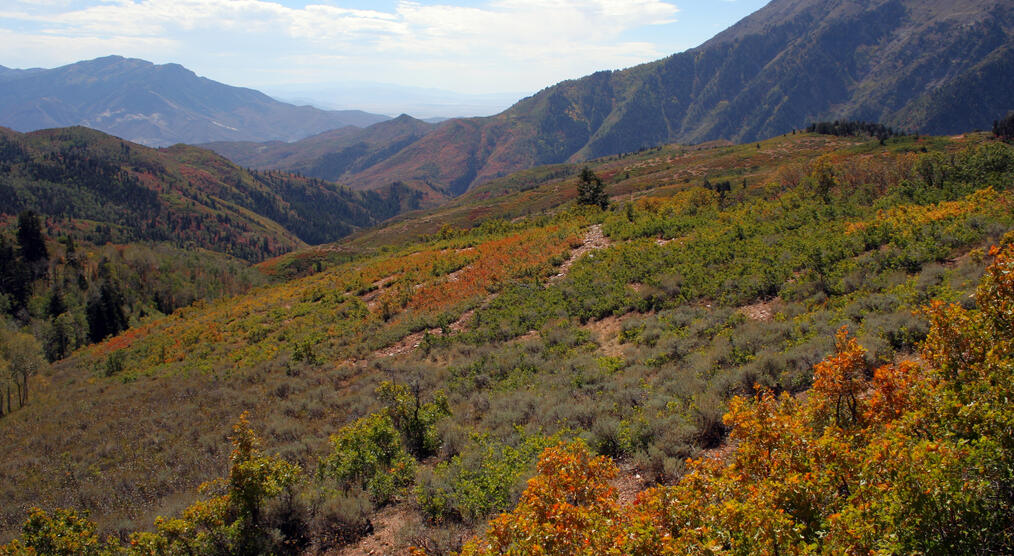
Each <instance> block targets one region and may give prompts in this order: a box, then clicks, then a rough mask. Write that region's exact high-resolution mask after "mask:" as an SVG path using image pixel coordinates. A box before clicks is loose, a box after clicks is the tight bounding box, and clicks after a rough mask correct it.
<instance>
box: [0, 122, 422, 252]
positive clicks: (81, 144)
mask: <svg viewBox="0 0 1014 556" xmlns="http://www.w3.org/2000/svg"><path fill="white" fill-rule="evenodd" d="M417 203H418V196H417V195H415V194H413V193H411V192H408V191H406V190H404V189H399V188H396V187H395V188H387V189H386V190H384V191H380V192H369V193H358V192H353V191H350V190H349V189H347V188H344V187H341V186H338V185H336V184H333V183H330V182H325V181H322V180H317V179H309V178H302V177H298V176H294V175H291V174H286V173H283V172H268V173H257V172H255V173H251V172H248V171H246V170H243V169H242V168H240V167H238V166H236V165H235V164H233V163H231V162H229V161H228V160H226V159H224V158H222V157H220V156H218V155H216V154H214V153H212V152H211V151H206V150H203V149H199V148H196V147H188V146H184V145H177V146H174V147H171V148H167V149H162V150H156V149H150V148H147V147H143V146H141V145H136V144H133V143H129V142H126V141H123V140H121V139H117V138H115V137H112V136H109V135H106V134H104V133H101V132H98V131H93V130H90V129H87V128H81V127H78V128H66V129H56V130H46V131H38V132H32V133H27V134H22V133H17V132H14V131H11V130H6V129H2V128H0V206H2V207H3V214H4V215H6V216H8V217H9V216H12V215H17V214H18V213H19V212H21V211H23V210H27V209H31V210H34V211H35V212H36V213H38V214H40V215H41V216H44V217H46V218H47V219H48V220H49V227H50V228H51V232H52V234H53V235H54V236H56V235H57V234H58V233H60V234H70V235H72V236H74V237H76V239H78V240H81V241H86V242H89V243H94V244H98V245H101V244H104V243H107V242H115V243H126V242H131V241H141V240H144V241H164V242H170V243H173V244H175V245H177V246H180V247H203V248H206V249H210V250H213V251H220V252H223V253H228V254H231V255H234V256H237V257H240V258H244V259H247V260H251V261H258V260H261V259H263V258H265V257H270V256H274V255H279V254H281V253H285V252H288V251H291V250H293V249H295V248H298V247H305V246H306V245H307V244H308V243H309V244H318V243H325V242H328V241H334V240H336V239H338V238H340V237H342V236H344V235H347V234H348V233H350V232H352V231H354V230H355V229H357V228H358V227H362V226H370V225H373V224H375V223H376V222H379V221H381V220H383V219H385V218H388V217H390V216H393V215H395V214H397V213H398V212H400V211H402V210H404V209H406V208H412V207H414V206H418V205H417Z"/></svg>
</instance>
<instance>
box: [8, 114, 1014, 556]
mask: <svg viewBox="0 0 1014 556" xmlns="http://www.w3.org/2000/svg"><path fill="white" fill-rule="evenodd" d="M883 143H884V144H883V145H881V144H880V142H879V141H878V140H876V139H868V138H863V137H836V136H819V135H812V134H791V135H785V136H781V137H777V138H773V139H771V140H767V141H764V142H762V143H758V144H746V145H739V146H724V145H710V146H705V147H703V148H688V147H682V146H679V145H670V146H666V147H662V148H658V149H649V150H644V151H642V152H637V153H629V154H626V155H618V156H612V157H608V158H605V159H600V160H596V161H594V162H592V163H590V164H589V170H590V171H591V172H592V173H594V175H595V176H596V177H597V178H599V179H601V180H602V183H603V184H605V187H606V193H607V194H609V195H611V204H610V206H609V207H608V208H607V209H606V210H601V209H599V208H598V207H587V206H576V205H575V204H574V203H571V202H570V200H571V199H573V198H574V197H575V196H576V195H577V186H578V176H579V174H581V173H582V172H581V168H580V167H576V166H571V165H560V166H556V167H546V168H539V169H533V170H530V171H528V172H525V173H521V174H517V175H514V176H510V177H506V178H504V179H503V180H500V181H496V182H491V183H490V184H488V185H487V186H486V187H484V188H482V189H476V190H475V191H473V192H471V193H470V194H469V195H466V196H464V197H461V198H460V199H457V200H456V201H455V202H454V203H452V204H450V205H448V206H446V207H441V208H438V209H434V210H433V211H430V212H425V213H410V214H407V215H405V216H403V217H401V218H400V219H397V220H395V221H393V222H391V223H389V224H388V225H386V226H384V227H383V228H381V229H378V230H373V231H368V232H363V233H361V234H357V235H355V236H353V237H351V238H349V239H347V240H345V241H343V242H342V243H341V244H338V245H335V246H329V247H321V248H314V249H309V250H306V251H301V252H297V253H294V254H290V255H285V256H283V257H280V258H277V259H272V260H269V261H266V262H265V263H263V264H262V265H261V266H260V268H261V269H262V271H264V272H268V273H272V272H273V273H274V274H275V275H276V276H277V277H278V278H276V281H275V282H274V283H270V284H264V285H261V286H256V287H255V288H254V289H252V290H251V291H250V292H248V293H246V294H243V295H238V296H234V297H228V298H221V299H218V300H214V301H209V302H206V303H199V304H197V305H195V306H192V307H189V308H184V309H180V310H177V311H176V312H174V313H173V314H172V315H169V316H166V317H163V318H156V319H149V320H146V321H144V322H143V323H140V325H139V326H134V327H132V328H131V329H129V330H128V331H126V332H125V333H123V334H120V335H117V336H115V337H113V338H111V339H109V340H107V341H105V342H102V343H100V344H98V345H95V346H92V347H88V348H85V349H82V350H80V351H78V352H77V353H75V354H74V355H73V356H72V357H70V358H69V359H67V360H64V361H62V362H59V363H57V364H56V365H55V366H54V367H53V368H52V369H51V370H48V371H45V372H43V373H41V374H40V375H39V376H37V377H34V378H33V381H34V382H33V392H34V394H33V396H34V397H33V398H32V400H31V401H30V403H28V404H27V405H25V407H24V408H21V409H19V410H17V411H15V412H13V413H11V414H10V415H8V416H6V417H4V418H3V419H2V420H0V438H2V444H3V446H5V447H7V452H8V453H9V454H11V455H10V456H9V457H7V458H5V459H4V460H3V461H0V479H2V480H0V485H2V486H0V489H2V490H0V500H3V504H2V507H0V525H2V527H3V530H4V531H5V536H6V537H8V538H9V537H12V536H14V535H16V534H17V531H18V527H20V526H21V524H22V523H24V522H25V520H26V518H28V519H29V521H28V522H27V524H26V525H25V526H24V528H23V529H22V530H21V531H22V533H21V540H19V541H17V543H15V544H11V545H8V546H7V547H6V550H8V551H11V552H13V553H19V552H18V551H19V550H22V548H21V547H23V546H24V545H26V544H28V545H31V544H32V543H43V542H51V539H50V537H49V536H47V535H49V533H48V532H49V531H54V530H56V531H62V530H64V529H63V528H67V527H69V528H71V529H73V530H74V531H80V532H82V533H81V538H82V539H86V541H82V542H88V543H93V545H94V546H96V547H98V546H99V545H104V547H105V548H104V549H105V550H108V551H118V550H125V551H128V552H131V551H132V552H137V553H146V554H147V553H181V554H182V553H188V551H189V553H244V552H247V553H249V552H251V551H263V552H274V553H283V552H299V551H303V550H311V551H324V550H328V549H332V548H335V547H339V546H348V545H350V544H351V543H356V542H360V539H364V538H365V540H364V541H362V542H370V539H371V538H375V537H376V536H377V535H382V534H386V535H387V537H386V538H388V541H387V542H389V543H390V545H389V546H388V548H385V549H384V550H395V551H404V550H406V549H407V547H408V546H410V545H415V546H419V547H422V548H425V549H427V550H429V551H432V552H438V553H439V552H442V551H448V550H461V549H462V548H464V550H465V551H466V552H478V553H482V552H485V551H492V552H500V551H509V550H513V551H514V552H515V553H527V552H530V551H534V550H536V548H535V546H536V545H538V546H541V547H542V548H544V549H545V550H547V551H549V552H550V553H569V551H570V550H571V548H574V547H577V548H575V550H574V551H575V552H580V551H584V552H586V553H589V554H592V553H603V551H608V550H614V551H616V552H619V553H629V552H636V550H635V548H636V546H640V547H643V548H644V550H645V552H646V553H653V552H656V551H657V552H662V551H663V550H669V549H671V550H675V551H682V550H683V549H684V548H685V547H687V546H696V547H714V548H715V549H716V550H719V551H721V550H725V551H729V552H737V553H748V552H755V551H758V550H760V551H763V550H768V551H771V552H773V551H779V552H782V551H789V552H792V551H797V552H802V551H805V550H810V549H812V550H826V551H834V550H836V549H837V548H838V547H843V548H849V547H852V548H853V549H856V550H867V549H874V550H879V549H882V550H886V551H892V550H895V551H911V550H924V551H933V550H945V549H954V550H961V549H962V547H967V546H971V545H972V543H980V545H981V546H983V547H994V548H997V549H999V550H1000V551H1003V550H1004V549H1005V548H1006V549H1010V539H1009V538H1007V537H1005V536H1004V534H1005V533H1003V532H1002V531H998V530H996V529H997V528H995V527H994V528H992V529H990V528H988V527H985V525H986V524H989V523H996V522H997V521H996V520H998V519H1008V520H1009V519H1010V507H1011V506H1010V497H1009V486H1010V485H1009V480H1010V465H1009V464H1010V462H1009V452H1010V446H1009V443H1010V438H1009V431H1010V430H1011V429H1010V423H1009V422H1008V421H1009V411H1007V410H1006V408H1005V407H1003V406H1002V404H1001V402H1000V400H1002V399H1003V395H1006V394H1004V391H1003V390H995V391H993V390H989V385H996V384H997V383H998V382H997V381H1000V380H1006V379H1003V376H1005V375H1002V373H1003V372H1005V371H1004V369H1005V368H1006V367H1007V365H1006V363H1004V362H1005V361H1006V359H1005V358H1006V357H1007V352H1006V351H1004V350H1006V347H1002V348H1001V349H998V350H992V351H990V350H987V349H981V350H980V349H979V348H978V347H975V348H974V349H973V350H972V351H967V352H966V351H962V352H955V351H954V346H959V345H960V346H989V345H994V344H995V345H999V346H1006V344H1007V343H1009V341H1010V340H1009V338H1007V332H1008V331H1007V330H1006V328H1004V327H1003V326H1002V319H1000V320H998V319H999V317H998V316H996V315H1001V314H1002V311H1005V310H1006V309H1004V308H1005V307H1006V306H1007V305H1006V304H1009V303H1010V300H1009V299H1008V297H1009V292H1008V291H1007V290H1008V289H1009V287H1008V286H1009V284H1007V279H1006V278H1005V276H1006V274H1004V273H1005V272H1006V269H1007V268H1008V267H1009V266H1010V263H1009V259H1008V258H1007V257H1008V255H1006V254H998V253H997V252H987V250H988V247H989V246H990V245H994V244H997V245H1000V244H1006V243H1010V240H1011V236H1009V235H1006V234H1008V232H1010V231H1011V230H1012V229H1014V212H1012V211H1011V203H1012V201H1014V199H1012V197H1011V195H1012V192H1011V190H1010V186H1011V183H1014V182H1012V178H1014V149H1012V148H1011V147H1009V146H1007V145H1005V144H1003V143H998V142H995V141H991V140H989V139H988V138H987V137H986V136H985V135H984V134H969V135H966V136H962V137H957V138H946V137H914V136H905V137H893V138H887V139H885V141H884V142H883ZM342 253H346V254H350V253H354V254H355V255H354V257H346V258H342V256H341V255H340V254H342ZM994 256H995V257H996V259H995V261H994ZM991 262H993V263H994V266H993V267H992V270H991V271H990V272H989V273H987V275H986V278H985V279H984V281H983V284H984V285H983V286H982V287H981V289H980V290H979V293H978V294H976V295H973V292H974V289H975V287H976V284H978V283H979V282H980V278H981V277H982V276H983V273H984V271H985V269H986V267H987V265H989V264H990V263H991ZM293 267H298V268H300V269H302V271H300V272H292V273H290V272H289V271H288V270H287V269H291V268H293ZM317 268H319V269H320V270H319V271H317V270H316V269H317ZM307 272H309V273H307ZM288 277H291V278H288ZM933 300H938V301H940V302H943V303H950V304H953V305H939V304H936V305H933V307H934V308H933V309H931V310H930V311H929V312H918V310H919V309H920V308H921V307H924V306H926V305H928V304H931V301H933ZM981 323H985V324H981ZM989 323H993V324H989ZM842 327H845V328H846V329H847V330H848V335H845V333H844V332H842V333H838V336H837V337H836V333H837V332H838V331H839V330H841V329H842ZM852 338H854V339H855V340H856V341H858V344H859V345H862V346H863V347H864V348H865V349H864V350H860V349H859V348H858V346H857V345H856V344H855V343H854V342H853V340H852ZM927 338H928V339H927ZM966 338H967V341H966ZM920 351H921V352H922V354H923V357H922V359H920V358H919V357H918V356H917V354H918V353H920ZM980 354H981V357H979V355H980ZM829 356H830V357H829ZM961 357H964V359H963V360H959V359H960V358H961ZM956 358H957V359H956ZM822 361H824V362H823V363H822ZM885 365H886V366H885ZM878 368H880V369H881V370H880V371H873V369H878ZM998 373H999V374H998ZM811 387H812V389H811ZM806 392H809V393H806ZM745 400H755V401H745ZM973 400H982V401H983V404H981V405H975V404H971V401H973ZM987 401H988V402H989V403H986V402H987ZM994 402H995V403H994ZM959 404H960V405H959ZM965 408H967V409H965ZM244 413H246V414H247V416H248V417H244V418H243V419H241V420H240V421H239V423H238V424H237V425H236V426H235V429H234V430H233V432H232V434H231V435H230V434H229V430H230V426H232V425H233V424H234V423H236V422H237V419H239V416H240V415H241V414H244ZM724 415H727V416H726V417H725V418H724V419H723V416H724ZM1005 419H1006V421H1005ZM769 423H773V424H776V425H777V426H776V427H775V426H769ZM730 430H731V431H732V432H731V435H732V436H729V435H730ZM253 431H260V434H261V435H262V436H263V441H262V444H258V442H257V440H256V439H255V435H254V433H253ZM1004 431H1006V432H1004ZM1005 435H1006V436H1005ZM229 436H231V438H232V443H233V451H232V455H231V456H230V455H229V450H230V447H229V443H228V442H227V441H226V438H227V437H229ZM801 439H806V442H805V443H804V442H800V440H801ZM561 441H563V442H564V444H562V445H561V444H560V443H561ZM574 441H576V442H577V443H576V444H575V443H573V442H574ZM367 447H373V448H372V449H367ZM554 447H555V448H554ZM546 448H550V450H549V451H546V452H544V454H543V456H542V459H541V463H539V466H538V469H536V460H537V459H538V455H539V454H540V453H543V450H545V449H546ZM839 448H841V449H839ZM910 448H911V449H910ZM931 448H932V449H931ZM53 454H56V455H57V457H51V456H52V455H53ZM878 454H881V455H883V456H884V457H883V458H881V459H877V458H878ZM702 455H706V456H707V457H706V459H704V460H703V461H701V462H699V463H689V464H688V463H687V460H688V458H699V457H701V456H702ZM597 456H606V457H608V458H612V459H613V460H614V461H617V462H619V464H620V469H621V471H620V474H621V481H620V483H619V486H622V487H623V489H624V491H625V492H627V493H628V495H629V496H628V498H627V499H623V500H621V499H619V498H615V496H614V494H615V493H614V492H613V491H612V490H611V485H612V484H613V483H608V481H610V480H611V479H610V477H611V475H613V474H615V473H616V472H615V470H614V469H613V467H612V465H613V464H611V463H609V461H608V460H604V459H596V457H597ZM920 458H921V459H920ZM928 461H933V462H935V463H940V465H939V466H936V465H934V466H927V465H924V464H923V463H924V462H928ZM772 462H785V465H777V466H775V465H772ZM878 466H879V467H878ZM536 471H538V473H539V475H537V476H536V477H537V478H536V479H535V480H534V481H532V482H530V483H528V487H527V491H526V489H525V485H526V481H527V480H528V479H529V478H530V477H532V476H533V474H534V473H536ZM215 477H228V479H226V480H225V481H219V482H216V483H212V484H210V485H207V486H205V487H204V488H203V489H202V491H201V494H198V490H197V487H198V485H200V484H201V483H204V482H205V481H209V480H211V479H214V478H215ZM579 479H580V480H579ZM927 481H928V482H929V483H930V485H932V486H924V484H925V483H926V482H927ZM1004 481H1006V482H1004ZM658 485H673V486H671V487H663V488H659V489H655V490H648V491H647V492H646V493H645V494H642V495H641V496H640V498H639V500H638V502H637V503H636V504H634V505H633V506H629V505H628V504H627V501H628V499H629V497H630V496H632V493H633V492H637V491H640V490H643V489H647V488H649V487H653V486H658ZM880 485H886V486H885V487H884V488H883V489H881V488H880ZM916 485H919V487H918V488H916ZM572 487H573V488H572ZM924 488H932V489H934V490H932V491H931V492H926V493H923V490H922V489H924ZM1005 489H1006V490H1005ZM693 492H699V493H700V496H699V497H697V498H693V497H692V496H691V493H693ZM945 501H946V502H948V503H949V504H950V506H940V504H943V503H944V502H945ZM864 504H865V505H864ZM31 506H40V507H41V508H42V510H43V511H38V512H33V511H32V510H31V509H30V508H31ZM56 508H73V509H75V510H77V511H84V510H87V511H89V512H90V514H89V519H94V520H96V522H97V523H98V526H97V527H98V529H97V530H98V531H101V532H102V536H104V535H105V534H106V533H109V534H113V535H114V536H115V538H116V539H119V540H118V541H111V542H106V541H101V540H99V536H100V535H98V534H97V533H96V529H95V527H96V526H95V525H93V524H91V523H90V522H89V521H87V520H83V519H82V516H81V515H80V514H74V513H67V512H63V511H56V510H55V509H56ZM501 512H512V513H511V514H508V516H506V517H501V518H498V519H496V520H495V521H494V522H493V523H492V525H491V526H490V529H489V530H488V532H487V533H486V534H485V536H483V537H482V538H481V540H476V541H474V542H472V543H469V544H467V546H466V544H465V543H466V541H467V539H468V538H469V537H470V536H471V535H472V534H474V533H478V532H482V531H483V530H485V528H484V526H483V524H484V523H485V522H486V521H487V520H488V519H490V518H492V517H494V516H496V515H497V514H499V513H501ZM156 515H162V516H166V518H167V519H159V520H157V521H156V520H155V516H156ZM139 530H140V531H145V532H142V533H137V534H134V533H135V532H136V531H139ZM394 531H396V532H394ZM385 532H386V533H385ZM620 537H622V539H621V538H620ZM47 539H50V540H47ZM586 540H587V543H588V544H585V541H586ZM117 543H122V544H123V546H124V548H122V549H120V548H115V547H114V546H113V545H115V544H117ZM632 543H634V544H632ZM635 544H636V546H635ZM37 546H43V545H37ZM352 546H355V545H352Z"/></svg>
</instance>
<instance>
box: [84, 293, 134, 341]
mask: <svg viewBox="0 0 1014 556" xmlns="http://www.w3.org/2000/svg"><path fill="white" fill-rule="evenodd" d="M85 314H86V315H87V317H88V337H89V338H90V339H91V341H92V342H101V341H102V340H104V339H105V338H107V337H109V336H112V335H114V334H117V333H119V332H121V331H123V330H126V329H127V317H126V316H125V315H124V314H123V296H121V295H120V292H118V291H117V290H116V288H114V287H113V286H112V284H110V283H109V282H103V284H102V286H101V287H100V288H99V293H98V295H95V296H92V297H91V298H90V299H89V300H88V305H87V306H86V307H85Z"/></svg>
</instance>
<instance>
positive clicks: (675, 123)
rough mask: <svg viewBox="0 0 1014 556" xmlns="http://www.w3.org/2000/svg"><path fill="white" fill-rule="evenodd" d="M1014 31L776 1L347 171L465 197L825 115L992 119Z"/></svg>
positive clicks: (898, 4) (991, 9) (941, 17)
mask: <svg viewBox="0 0 1014 556" xmlns="http://www.w3.org/2000/svg"><path fill="white" fill-rule="evenodd" d="M1012 29H1014V13H1012V10H1011V7H1010V5H1009V3H1006V2H1003V1H1000V0H974V1H971V2H964V3H962V4H961V5H955V4H953V3H948V2H941V1H930V2H917V1H915V0H875V1H873V2H857V1H855V0H775V1H773V2H771V3H769V4H768V5H766V6H765V7H764V8H761V9H760V10H758V11H757V12H754V13H753V14H751V15H750V16H747V17H746V18H744V19H742V20H741V21H739V22H738V23H736V24H735V25H733V26H732V27H730V28H728V29H726V30H725V31H723V32H721V33H719V34H718V35H716V36H715V37H713V38H712V39H710V40H708V41H706V42H705V43H703V44H702V45H700V46H698V47H696V48H693V49H690V50H687V51H685V52H681V53H677V54H673V55H671V56H668V57H666V58H663V59H661V60H656V61H654V62H648V63H645V64H641V65H638V66H634V67H631V68H627V69H624V70H616V71H600V72H596V73H594V74H591V75H589V76H586V77H583V78H579V79H572V80H568V81H563V82H561V83H558V84H556V85H553V86H551V87H547V88H545V89H543V90H542V91H539V92H538V93H536V94H535V95H532V96H530V97H527V98H524V99H521V100H519V101H518V102H517V103H516V104H515V105H514V106H512V107H511V108H509V109H507V110H506V111H504V112H502V113H500V114H497V115H495V116H489V117H483V118H465V119H456V120H449V121H447V122H443V123H442V124H440V126H439V127H438V128H437V129H435V130H434V131H433V132H431V133H428V134H426V136H424V137H422V138H420V139H419V140H418V141H417V142H415V143H413V144H411V145H408V146H406V147H405V148H404V149H402V150H401V151H399V152H398V153H396V154H394V155H392V156H391V157H389V158H388V159H386V160H383V161H380V162H378V163H377V164H375V165H373V166H371V167H369V168H367V169H365V170H363V171H360V172H358V173H356V174H355V175H351V176H348V177H347V181H348V183H349V184H350V185H352V186H353V187H355V188H359V189H369V188H372V187H377V186H380V185H384V184H388V183H392V182H396V181H397V182H402V183H406V184H410V185H413V186H415V187H418V188H421V189H427V190H430V189H436V190H439V191H442V192H443V193H444V194H446V195H448V196H454V195H458V194H460V193H462V192H464V191H467V190H468V189H470V188H472V187H475V186H476V185H479V184H481V183H484V182H486V181H489V180H491V179H495V178H497V177H502V176H504V175H507V174H509V173H511V172H514V171H518V170H521V169H525V168H530V167H533V166H537V165H541V164H555V163H561V162H577V161H582V160H588V159H591V158H595V157H600V156H606V155H613V154H619V153H623V152H630V151H635V150H638V149H640V148H642V147H649V146H654V145H659V144H665V143H669V142H681V143H690V144H694V143H701V142H706V141H710V140H715V139H727V140H731V141H733V142H752V141H756V140H758V139H762V138H766V137H773V136H776V135H779V134H781V133H786V132H788V131H791V130H792V129H800V128H803V127H805V126H806V125H807V124H809V123H811V122H814V121H824V120H835V119H849V120H852V119H859V120H867V121H878V122H881V123H884V124H887V125H890V126H892V127H894V128H896V129H903V130H907V131H911V132H920V133H932V134H947V133H960V132H964V131H967V130H970V129H986V128H988V126H989V125H990V123H991V122H992V121H993V120H994V119H995V118H997V117H999V116H1001V115H1003V114H1006V113H1007V112H1008V111H1009V110H1010V109H1014V95H1012V94H1011V92H1010V91H1012V90H1014V77H1011V76H1014V71H1012V70H1014V38H1012V32H1011V30H1012ZM972 91H974V92H975V95H971V94H970V93H971V92H972ZM970 97H973V98H976V99H979V100H977V101H976V102H971V103H970V102H968V101H967V99H968V98H970Z"/></svg>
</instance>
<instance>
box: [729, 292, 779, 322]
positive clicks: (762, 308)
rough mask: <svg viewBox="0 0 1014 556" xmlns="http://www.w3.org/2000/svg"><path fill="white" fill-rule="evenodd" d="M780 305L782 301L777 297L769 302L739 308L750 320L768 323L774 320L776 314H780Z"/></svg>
mask: <svg viewBox="0 0 1014 556" xmlns="http://www.w3.org/2000/svg"><path fill="white" fill-rule="evenodd" d="M780 303H781V299H779V298H777V297H776V298H774V299H771V300H768V301H761V302H759V303H754V304H753V305H744V306H743V307H740V308H739V312H740V313H742V314H743V316H745V317H746V318H748V319H750V320H756V321H761V322H768V321H770V320H771V319H772V318H774V316H775V313H777V312H778V306H779V304H780Z"/></svg>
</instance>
